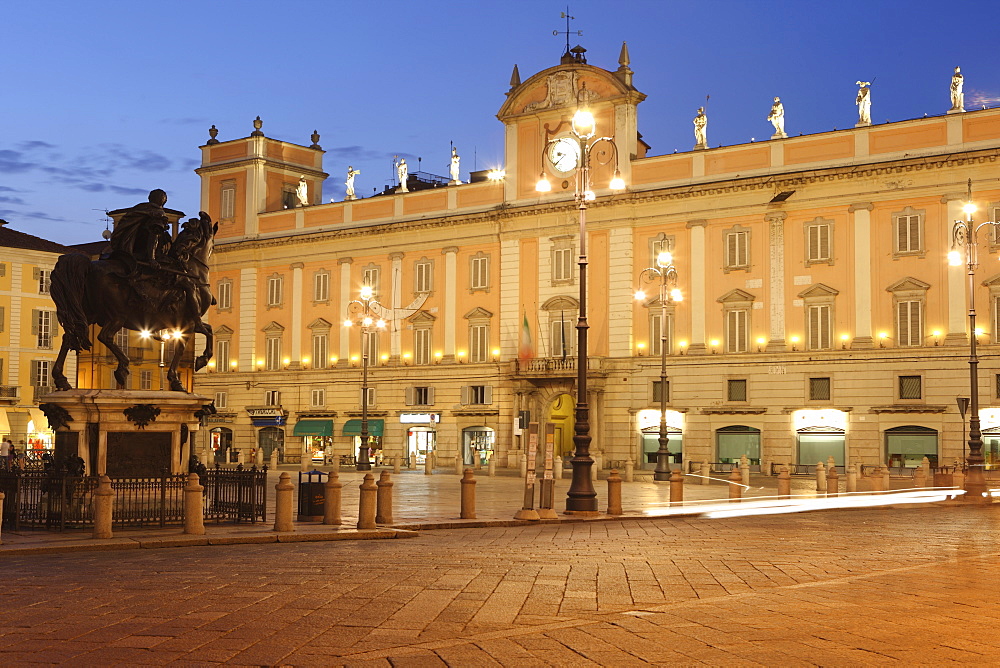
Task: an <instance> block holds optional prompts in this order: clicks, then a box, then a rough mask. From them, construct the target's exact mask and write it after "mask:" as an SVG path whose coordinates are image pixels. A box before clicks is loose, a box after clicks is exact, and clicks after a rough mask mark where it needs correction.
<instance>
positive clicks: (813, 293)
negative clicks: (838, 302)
mask: <svg viewBox="0 0 1000 668" xmlns="http://www.w3.org/2000/svg"><path fill="white" fill-rule="evenodd" d="M839 294H840V291H839V290H836V289H834V288H831V287H830V286H829V285H825V284H823V283H813V284H812V285H810V286H809V287H808V288H806V289H805V290H803V291H802V292H800V293H799V297H801V298H802V299H819V298H822V297H836V296H837V295H839Z"/></svg>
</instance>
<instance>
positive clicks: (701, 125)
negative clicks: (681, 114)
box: [693, 107, 708, 148]
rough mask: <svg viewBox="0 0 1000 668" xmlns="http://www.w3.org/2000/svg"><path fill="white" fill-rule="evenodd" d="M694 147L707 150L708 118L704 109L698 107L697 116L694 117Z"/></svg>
mask: <svg viewBox="0 0 1000 668" xmlns="http://www.w3.org/2000/svg"><path fill="white" fill-rule="evenodd" d="M693 123H694V147H695V148H708V116H706V115H705V107H698V115H697V116H695V117H694V121H693Z"/></svg>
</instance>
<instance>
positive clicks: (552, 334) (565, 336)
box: [541, 296, 580, 357]
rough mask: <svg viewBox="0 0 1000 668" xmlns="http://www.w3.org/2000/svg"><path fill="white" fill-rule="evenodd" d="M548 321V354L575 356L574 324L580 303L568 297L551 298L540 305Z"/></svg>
mask: <svg viewBox="0 0 1000 668" xmlns="http://www.w3.org/2000/svg"><path fill="white" fill-rule="evenodd" d="M541 310H542V312H543V313H545V314H546V316H547V319H548V334H549V336H548V344H549V345H548V354H549V356H551V357H572V356H573V355H575V354H576V334H577V332H576V322H577V319H578V317H579V315H578V314H579V312H580V302H578V301H577V300H576V299H574V298H572V297H568V296H559V297H553V298H551V299H549V300H548V301H546V302H545V303H544V304H542V309H541Z"/></svg>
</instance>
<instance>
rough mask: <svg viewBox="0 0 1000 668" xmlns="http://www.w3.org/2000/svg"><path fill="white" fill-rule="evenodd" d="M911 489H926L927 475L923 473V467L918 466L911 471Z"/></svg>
mask: <svg viewBox="0 0 1000 668" xmlns="http://www.w3.org/2000/svg"><path fill="white" fill-rule="evenodd" d="M925 459H926V457H925ZM913 487H914V489H920V488H922V487H927V474H926V473H924V467H923V466H918V467H917V468H915V469H913Z"/></svg>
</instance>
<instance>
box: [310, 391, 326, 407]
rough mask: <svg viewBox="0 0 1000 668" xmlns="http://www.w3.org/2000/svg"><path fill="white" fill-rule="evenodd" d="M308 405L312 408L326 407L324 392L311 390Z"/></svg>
mask: <svg viewBox="0 0 1000 668" xmlns="http://www.w3.org/2000/svg"><path fill="white" fill-rule="evenodd" d="M309 405H310V406H312V407H313V408H323V407H325V406H326V390H313V391H312V392H310V393H309Z"/></svg>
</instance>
